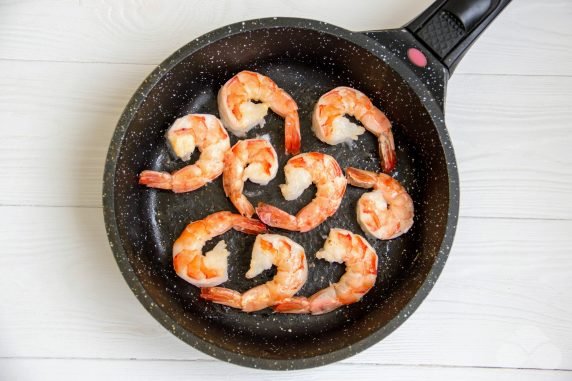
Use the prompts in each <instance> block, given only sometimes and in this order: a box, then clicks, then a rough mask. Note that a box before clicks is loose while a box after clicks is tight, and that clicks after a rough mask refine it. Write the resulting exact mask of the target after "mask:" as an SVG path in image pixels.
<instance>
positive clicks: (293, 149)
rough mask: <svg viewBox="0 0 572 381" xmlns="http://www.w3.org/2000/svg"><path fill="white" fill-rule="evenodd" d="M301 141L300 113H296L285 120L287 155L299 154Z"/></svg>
mask: <svg viewBox="0 0 572 381" xmlns="http://www.w3.org/2000/svg"><path fill="white" fill-rule="evenodd" d="M301 141H302V138H301V137H300V120H299V119H298V112H297V111H294V112H293V113H292V115H287V116H286V120H285V145H286V153H287V154H290V155H297V154H299V153H300V146H301V144H302V143H301Z"/></svg>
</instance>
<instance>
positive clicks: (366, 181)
mask: <svg viewBox="0 0 572 381" xmlns="http://www.w3.org/2000/svg"><path fill="white" fill-rule="evenodd" d="M346 177H347V179H348V182H349V183H350V184H351V185H353V186H355V187H360V188H366V189H369V188H373V186H374V185H375V183H376V181H377V174H376V173H374V172H370V171H365V170H363V169H357V168H353V167H348V168H346Z"/></svg>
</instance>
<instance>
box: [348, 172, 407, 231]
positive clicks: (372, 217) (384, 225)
mask: <svg viewBox="0 0 572 381" xmlns="http://www.w3.org/2000/svg"><path fill="white" fill-rule="evenodd" d="M346 176H347V178H348V182H349V183H350V184H351V185H354V186H357V187H360V188H373V191H372V192H368V193H365V194H363V195H362V196H361V197H360V199H359V200H358V203H357V221H358V223H359V225H360V226H361V228H362V229H363V231H364V232H366V233H367V234H369V235H371V236H373V237H375V238H378V239H392V238H396V237H399V236H400V235H402V234H404V233H406V232H407V231H408V230H409V229H410V228H411V226H412V225H413V200H412V199H411V197H410V196H409V194H408V193H407V191H406V190H405V188H404V187H403V186H402V185H401V184H400V183H399V182H398V181H397V180H395V179H394V178H392V177H391V176H388V175H386V174H383V173H375V172H370V171H364V170H362V169H357V168H347V169H346Z"/></svg>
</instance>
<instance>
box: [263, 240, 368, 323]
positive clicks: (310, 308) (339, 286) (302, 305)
mask: <svg viewBox="0 0 572 381" xmlns="http://www.w3.org/2000/svg"><path fill="white" fill-rule="evenodd" d="M316 258H319V259H325V260H326V261H328V262H337V263H345V265H346V272H345V273H344V275H342V277H341V278H340V280H339V281H338V282H337V283H333V284H331V285H330V286H329V287H326V288H324V289H322V290H320V291H318V292H316V293H315V294H314V295H312V296H310V297H309V298H305V297H293V298H288V299H284V300H283V301H282V302H281V303H279V304H277V305H276V306H275V307H274V310H275V311H276V312H283V313H296V314H302V313H311V314H312V315H320V314H325V313H327V312H330V311H333V310H335V309H336V308H338V307H341V306H343V305H346V304H352V303H355V302H357V301H359V300H361V298H362V297H363V296H364V295H365V294H367V292H368V291H369V290H371V288H372V287H373V286H374V284H375V279H376V278H377V254H376V253H375V250H374V249H373V248H372V247H371V245H370V244H369V243H368V242H367V241H366V240H365V238H363V237H362V236H360V235H358V234H354V233H352V232H350V231H347V230H342V229H332V230H330V234H329V236H328V239H327V240H326V243H325V244H324V247H323V248H322V249H321V250H320V251H318V252H317V253H316Z"/></svg>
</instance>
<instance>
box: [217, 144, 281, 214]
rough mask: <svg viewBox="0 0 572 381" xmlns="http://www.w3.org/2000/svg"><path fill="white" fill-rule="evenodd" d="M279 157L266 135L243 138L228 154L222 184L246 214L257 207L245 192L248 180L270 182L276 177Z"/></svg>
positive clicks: (262, 183)
mask: <svg viewBox="0 0 572 381" xmlns="http://www.w3.org/2000/svg"><path fill="white" fill-rule="evenodd" d="M277 171H278V157H277V156H276V151H274V147H272V144H270V143H269V142H268V141H266V140H264V139H248V140H240V141H239V142H238V143H236V144H235V145H234V146H233V147H232V148H231V149H230V150H229V151H228V152H227V153H226V155H225V158H224V171H223V175H222V185H223V187H224V193H225V194H226V195H227V197H228V198H230V201H231V202H232V203H233V204H234V206H235V207H236V209H238V211H239V212H240V214H242V215H243V216H247V217H252V215H253V214H254V207H253V206H252V204H251V203H250V201H248V199H247V198H246V196H245V195H244V194H243V193H242V191H243V189H244V182H245V181H246V180H250V181H252V182H253V183H256V184H260V185H266V184H268V182H269V181H270V180H272V179H273V178H275V177H276V172H277Z"/></svg>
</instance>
